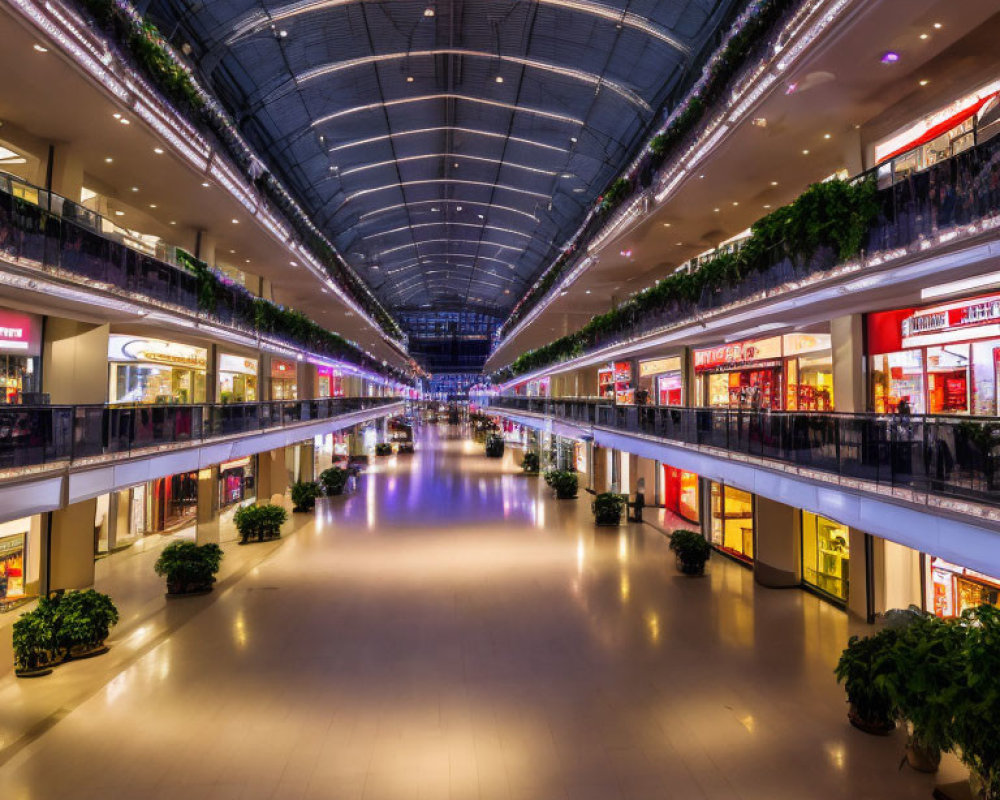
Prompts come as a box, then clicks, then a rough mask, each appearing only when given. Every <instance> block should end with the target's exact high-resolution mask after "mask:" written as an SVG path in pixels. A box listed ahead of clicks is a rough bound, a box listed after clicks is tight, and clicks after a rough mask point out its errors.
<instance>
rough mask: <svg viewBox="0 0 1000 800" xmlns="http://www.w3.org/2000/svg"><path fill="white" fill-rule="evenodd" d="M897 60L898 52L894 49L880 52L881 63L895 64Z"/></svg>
mask: <svg viewBox="0 0 1000 800" xmlns="http://www.w3.org/2000/svg"><path fill="white" fill-rule="evenodd" d="M897 61H899V53H897V52H896V51H895V50H887V51H886V52H884V53H883V54H882V63H883V64H895V63H896V62H897Z"/></svg>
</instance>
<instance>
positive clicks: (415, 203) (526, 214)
mask: <svg viewBox="0 0 1000 800" xmlns="http://www.w3.org/2000/svg"><path fill="white" fill-rule="evenodd" d="M444 204H450V205H459V206H477V207H479V208H488V209H490V210H491V211H509V212H510V213H511V214H520V215H521V216H522V217H527V218H528V219H531V220H534V221H535V222H541V220H540V219H538V217H536V216H535V215H534V214H532V213H530V212H528V211H524V210H523V209H520V208H514V207H513V206H499V205H496V204H494V203H481V202H478V201H476V200H411V201H409V202H407V203H393V204H392V205H391V206H382V207H381V208H376V209H373V210H372V211H366V212H365V213H364V214H362V215H360V216H359V217H358V222H361V221H362V220H367V219H370V218H371V217H375V216H378V215H379V214H387V213H389V212H390V211H395V210H396V209H398V208H409V207H410V206H431V211H436V210H437V209H435V208H434V207H433V206H435V205H444Z"/></svg>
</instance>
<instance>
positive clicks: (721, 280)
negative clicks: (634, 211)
mask: <svg viewBox="0 0 1000 800" xmlns="http://www.w3.org/2000/svg"><path fill="white" fill-rule="evenodd" d="M878 213H879V202H878V198H877V190H876V186H875V182H874V180H872V179H867V180H863V181H857V182H853V183H852V182H850V181H842V180H831V181H826V182H824V183H817V184H813V185H812V186H810V187H809V188H808V189H807V190H806V191H805V192H804V193H803V194H802V195H800V196H799V198H798V199H797V200H795V202H793V203H792V204H790V205H788V206H784V207H782V208H779V209H777V210H776V211H773V212H772V213H770V214H768V215H767V216H766V217H764V218H763V219H760V220H758V221H757V222H755V223H754V225H753V226H752V227H751V229H750V231H751V234H750V238H749V239H748V240H747V241H746V242H745V243H744V244H743V246H742V247H741V248H740V249H739V250H737V251H735V252H719V253H717V254H716V255H715V257H714V258H712V259H711V260H710V261H708V262H707V263H705V264H703V265H702V266H701V267H699V268H698V269H697V270H695V271H694V272H690V273H675V274H674V275H671V276H670V277H668V278H665V279H664V280H661V281H658V282H657V283H656V284H655V285H654V286H651V287H650V288H648V289H645V290H643V291H641V292H639V293H638V294H636V295H635V296H634V297H632V298H630V299H629V300H627V301H626V302H624V303H622V304H621V305H619V306H618V307H617V308H615V309H613V310H611V311H609V312H607V313H606V314H598V315H597V316H595V317H593V318H592V319H591V320H590V322H588V323H587V324H586V325H584V326H583V328H581V329H580V330H579V331H577V332H576V333H572V334H569V335H567V336H563V337H561V338H559V339H556V340H555V341H553V342H551V343H549V344H547V345H545V346H544V347H539V348H538V349H536V350H529V351H528V352H527V353H523V354H522V355H520V356H519V357H518V358H517V359H516V360H515V361H514V362H513V363H512V364H511V365H510V368H509V369H508V370H506V371H501V372H499V373H497V374H495V375H494V380H496V381H504V380H509V379H510V378H511V377H516V376H518V375H523V374H525V373H528V372H532V371H534V370H536V369H540V368H542V367H546V366H549V365H550V364H555V363H558V362H560V361H567V360H569V359H571V358H576V357H577V356H581V355H583V354H584V353H585V352H587V351H588V350H589V349H591V348H593V347H594V346H595V345H596V344H597V342H598V341H599V340H601V339H603V338H606V337H607V336H609V335H614V334H616V333H624V332H626V331H628V330H629V329H631V328H632V326H633V325H634V324H635V322H636V321H637V320H638V319H640V318H641V317H643V316H645V315H650V314H655V313H658V312H660V311H662V310H663V309H665V308H667V307H670V306H676V307H677V308H678V309H679V316H683V315H684V314H693V313H694V311H695V308H696V306H697V304H698V302H699V300H700V299H701V298H702V297H703V296H704V294H705V293H706V292H711V291H714V290H719V289H724V288H734V287H736V286H738V285H739V284H740V283H741V282H742V281H744V280H745V279H747V278H748V277H750V276H751V275H753V274H754V273H758V272H764V271H765V270H767V269H768V268H769V267H771V266H773V265H774V264H776V263H778V262H780V261H781V260H782V259H785V258H788V259H791V260H792V261H798V262H801V261H803V260H805V259H808V258H809V257H810V256H811V255H812V254H814V253H816V252H818V251H819V250H821V249H822V248H831V249H832V250H833V251H834V253H836V255H837V258H838V259H839V260H840V261H846V260H848V259H851V258H853V257H854V256H856V255H857V254H858V253H859V252H860V251H861V248H862V246H863V244H864V241H865V237H866V235H867V233H868V230H869V228H870V226H871V224H872V222H873V221H874V220H875V218H876V217H877V215H878Z"/></svg>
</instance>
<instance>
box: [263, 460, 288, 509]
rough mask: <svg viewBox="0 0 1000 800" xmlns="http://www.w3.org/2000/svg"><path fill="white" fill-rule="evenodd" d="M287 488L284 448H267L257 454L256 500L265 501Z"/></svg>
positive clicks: (281, 493)
mask: <svg viewBox="0 0 1000 800" xmlns="http://www.w3.org/2000/svg"><path fill="white" fill-rule="evenodd" d="M287 489H288V466H287V464H286V455H285V448H284V447H279V448H278V449H277V450H269V451H267V452H264V453H260V454H259V455H258V456H257V502H258V503H267V502H270V500H271V498H272V497H273V496H274V495H276V494H280V495H283V494H284V493H285V491H286V490H287Z"/></svg>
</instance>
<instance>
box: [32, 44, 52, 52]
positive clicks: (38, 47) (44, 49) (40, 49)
mask: <svg viewBox="0 0 1000 800" xmlns="http://www.w3.org/2000/svg"><path fill="white" fill-rule="evenodd" d="M31 47H32V49H34V51H35V52H36V53H47V52H49V48H47V47H42V46H41V45H40V44H33V45H31Z"/></svg>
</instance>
